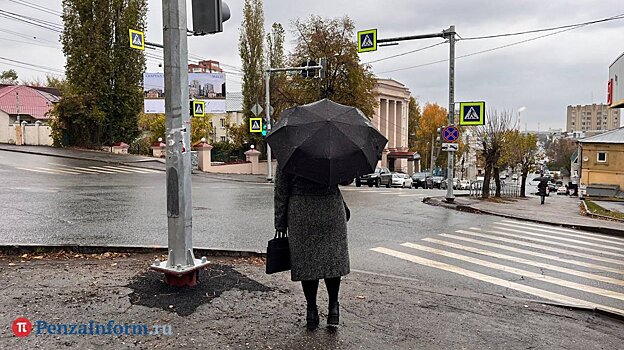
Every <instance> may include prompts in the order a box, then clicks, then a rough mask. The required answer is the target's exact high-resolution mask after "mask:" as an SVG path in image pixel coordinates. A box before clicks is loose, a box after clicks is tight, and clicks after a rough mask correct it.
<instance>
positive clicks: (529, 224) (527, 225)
mask: <svg viewBox="0 0 624 350" xmlns="http://www.w3.org/2000/svg"><path fill="white" fill-rule="evenodd" d="M503 222H506V223H510V224H516V225H521V226H524V227H525V228H531V227H535V228H547V229H548V230H549V231H550V232H568V233H574V234H577V235H582V236H590V237H599V238H608V240H609V241H619V242H624V238H621V237H605V235H601V234H596V233H589V232H583V231H579V230H572V229H569V228H562V227H555V226H546V225H540V224H534V223H532V222H519V221H512V220H501V223H503Z"/></svg>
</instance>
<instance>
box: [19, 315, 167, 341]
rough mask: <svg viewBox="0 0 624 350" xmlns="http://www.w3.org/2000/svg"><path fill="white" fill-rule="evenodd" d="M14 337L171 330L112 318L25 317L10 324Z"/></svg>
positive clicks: (118, 333)
mask: <svg viewBox="0 0 624 350" xmlns="http://www.w3.org/2000/svg"><path fill="white" fill-rule="evenodd" d="M11 329H12V330H13V334H15V336H16V337H20V338H23V337H27V336H29V335H30V334H31V333H32V332H34V333H35V334H37V335H46V334H47V335H87V336H89V335H113V336H121V335H156V336H158V335H166V336H170V335H171V334H172V333H173V332H172V330H171V325H167V324H162V325H161V324H151V325H147V324H141V323H117V322H115V321H113V320H110V321H108V322H107V323H99V322H96V321H88V322H85V323H59V322H46V321H43V320H37V321H35V323H34V324H33V323H31V322H30V320H28V319H27V318H25V317H20V318H17V319H16V320H15V321H13V324H12V325H11Z"/></svg>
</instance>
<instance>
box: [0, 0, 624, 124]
mask: <svg viewBox="0 0 624 350" xmlns="http://www.w3.org/2000/svg"><path fill="white" fill-rule="evenodd" d="M25 1H27V2H30V3H35V4H39V5H42V6H44V7H46V8H48V9H52V10H54V11H61V0H25ZM18 2H21V0H0V9H2V10H5V11H11V12H15V13H19V14H24V15H28V16H31V17H35V18H38V19H43V20H46V21H50V22H56V23H59V24H60V23H61V20H60V18H59V17H58V16H56V15H55V14H54V13H50V12H51V11H40V10H35V9H33V8H29V7H26V6H23V5H19V4H18ZM226 2H227V3H228V5H229V7H230V9H231V12H232V17H231V19H230V20H229V21H227V22H226V23H224V32H223V33H220V34H216V35H212V36H205V37H191V38H189V51H190V53H191V54H192V55H193V56H192V57H193V58H194V57H195V56H198V57H203V58H205V59H213V60H217V61H219V62H221V63H222V64H223V66H222V67H223V68H225V69H226V71H227V72H230V73H233V74H228V78H227V81H228V91H240V80H241V79H240V76H239V75H236V74H234V73H236V72H237V71H236V68H240V66H241V63H240V58H239V56H238V37H239V33H240V24H241V19H242V8H243V3H244V1H243V0H227V1H226ZM148 3H149V13H148V28H147V33H146V36H147V40H148V41H152V42H159V43H160V42H162V13H161V1H157V0H148ZM190 4H191V1H190V0H189V1H187V6H188V12H189V28H191V27H192V25H191V22H190ZM264 6H265V7H264V13H265V27H266V28H270V26H271V24H272V23H274V22H280V23H282V25H284V27H285V28H286V29H287V37H286V41H287V43H286V44H287V47H286V48H287V50H288V49H290V48H292V46H293V42H292V40H293V35H291V33H290V29H291V28H292V27H291V21H292V20H294V19H296V18H307V17H309V16H310V15H312V14H314V15H320V16H323V17H338V16H344V15H348V16H349V17H350V18H351V19H352V20H353V21H354V22H355V25H356V28H357V30H364V29H371V28H377V30H378V37H379V38H390V37H397V36H408V35H416V34H426V33H437V32H440V31H441V30H442V29H445V28H448V27H449V26H450V25H451V24H454V25H455V26H456V31H457V33H458V34H459V35H460V36H461V37H462V38H469V37H475V36H483V35H491V34H501V33H508V32H518V31H525V30H532V29H541V28H547V27H553V26H560V25H567V24H575V23H581V22H586V21H591V20H596V19H603V18H608V17H612V16H616V15H620V14H624V1H621V0H591V1H589V0H586V1H580V0H576V1H564V0H550V1H543V0H523V1H492V0H475V1H468V0H462V1H459V0H455V1H450V0H447V1H433V0H430V1H409V0H388V1H379V0H376V1H372V0H358V1H344V0H331V1H329V0H316V1H305V2H303V1H293V0H267V1H265V5H264ZM7 31H9V32H7ZM11 32H17V33H18V34H15V33H11ZM543 34H545V33H538V34H530V35H522V36H512V37H504V38H495V39H487V40H465V41H459V42H457V45H456V55H457V56H458V57H459V56H462V55H466V54H470V53H473V52H477V51H482V50H486V49H489V48H494V47H498V46H502V45H507V44H511V43H514V42H518V41H521V40H525V39H530V38H533V37H536V36H539V35H543ZM33 37H36V39H33ZM623 38H624V19H621V20H615V21H610V22H606V23H600V24H594V25H591V26H585V27H582V28H579V29H575V30H571V31H567V32H564V33H560V34H556V35H552V36H549V37H545V38H541V39H538V40H535V41H530V42H527V43H522V44H519V45H515V46H511V47H507V48H503V49H500V50H495V51H492V52H487V53H482V54H478V55H474V56H470V57H465V58H459V59H457V61H456V75H455V89H456V90H455V101H476V100H484V101H486V104H487V108H488V109H489V108H495V109H497V110H508V111H512V112H514V113H516V111H517V110H518V109H519V108H520V107H525V108H526V109H524V110H523V112H522V114H521V119H522V122H521V123H522V124H523V125H522V127H523V128H524V127H525V123H526V126H527V127H528V129H529V130H537V129H538V127H539V129H540V130H546V129H548V128H565V118H566V106H568V105H576V104H589V103H605V102H606V90H607V78H608V67H609V65H610V64H611V63H612V62H613V61H614V60H615V59H616V58H617V57H618V56H619V55H620V54H622V52H624V40H622V39H623ZM353 40H354V41H355V40H356V38H355V35H354V38H353ZM440 41H441V39H427V40H417V41H405V42H401V43H400V45H397V46H389V47H381V48H379V49H378V51H377V52H371V53H362V54H360V57H361V61H362V62H368V61H373V60H376V59H380V58H383V57H387V56H392V55H396V54H400V53H405V52H408V51H411V50H415V49H418V48H420V47H424V46H429V45H432V44H435V43H437V42H440ZM147 52H151V53H154V54H160V53H159V52H158V51H152V50H148V51H147ZM0 57H3V58H7V59H12V60H17V61H22V62H27V63H29V64H34V65H38V66H40V67H38V68H37V69H40V70H43V71H47V70H48V68H54V69H56V70H62V69H63V66H64V64H65V60H64V57H63V54H62V52H61V50H60V43H59V39H58V34H56V33H54V32H51V31H48V30H46V29H43V28H38V27H35V26H31V25H27V24H22V23H19V22H16V21H13V20H10V19H6V18H2V17H0ZM444 59H448V45H439V46H436V47H434V48H432V49H429V50H424V51H420V52H416V53H412V54H407V55H403V56H400V57H397V58H393V59H388V60H384V61H380V62H377V63H373V64H372V67H373V71H374V72H375V74H376V75H378V76H380V77H385V78H392V79H395V80H397V81H399V82H401V83H403V84H405V85H406V86H407V87H408V88H409V89H410V91H411V92H412V95H413V96H414V97H415V98H416V99H417V100H418V101H419V102H420V103H421V105H424V104H425V103H426V102H436V103H439V104H440V105H443V106H445V107H448V62H442V63H437V64H431V65H426V66H423V67H417V68H410V69H402V68H409V67H413V66H418V65H422V64H426V63H429V62H434V61H439V60H444ZM42 67H45V68H42ZM11 68H13V69H15V70H16V71H17V72H18V73H19V77H20V79H22V80H24V79H26V80H32V79H36V78H37V77H39V78H41V79H43V77H44V76H45V73H44V72H39V71H35V70H32V69H29V68H24V67H18V66H17V65H16V64H15V63H10V62H7V61H4V60H1V59H0V70H6V69H11ZM31 68H32V67H31ZM398 69H402V70H398ZM394 70H397V71H394ZM148 71H149V72H157V71H161V68H158V62H157V60H155V59H149V60H148ZM390 71H393V72H390Z"/></svg>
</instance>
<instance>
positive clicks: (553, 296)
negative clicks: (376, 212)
mask: <svg viewBox="0 0 624 350" xmlns="http://www.w3.org/2000/svg"><path fill="white" fill-rule="evenodd" d="M371 250H372V251H375V252H378V253H381V254H386V255H390V256H393V257H395V258H399V259H403V260H407V261H410V262H413V263H416V264H420V265H424V266H429V267H433V268H436V269H439V270H444V271H448V272H453V273H456V274H459V275H462V276H465V277H470V278H474V279H476V280H479V281H482V282H487V283H491V284H494V285H497V286H501V287H504V288H509V289H513V290H517V291H519V292H523V293H527V294H530V295H534V296H537V297H540V298H544V299H548V300H551V301H554V302H557V303H562V304H570V305H579V306H583V307H589V308H599V309H602V310H606V311H610V312H613V313H616V314H619V315H623V316H624V310H621V309H616V308H613V307H610V306H606V305H601V304H595V303H591V302H589V301H586V300H582V299H576V298H572V297H568V296H565V295H562V294H558V293H553V292H549V291H546V290H542V289H539V288H535V287H530V286H525V285H522V284H519V283H515V282H511V281H505V280H503V279H501V278H497V277H493V276H488V275H485V274H482V273H479V272H475V271H471V270H467V269H464V268H461V267H457V266H453V265H449V264H445V263H442V262H439V261H434V260H429V259H425V258H421V257H418V256H415V255H411V254H406V253H403V252H399V251H396V250H392V249H387V248H383V247H377V248H372V249H371Z"/></svg>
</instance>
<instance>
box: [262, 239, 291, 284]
mask: <svg viewBox="0 0 624 350" xmlns="http://www.w3.org/2000/svg"><path fill="white" fill-rule="evenodd" d="M288 270H290V248H288V234H287V233H286V232H280V231H275V237H274V238H273V239H272V240H270V241H269V244H268V245H267V255H266V273H267V274H272V273H276V272H282V271H288Z"/></svg>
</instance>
